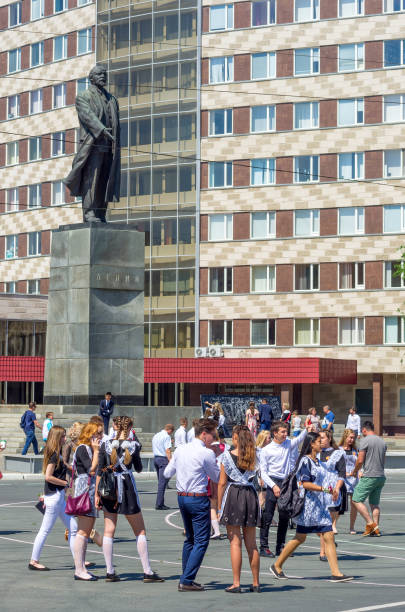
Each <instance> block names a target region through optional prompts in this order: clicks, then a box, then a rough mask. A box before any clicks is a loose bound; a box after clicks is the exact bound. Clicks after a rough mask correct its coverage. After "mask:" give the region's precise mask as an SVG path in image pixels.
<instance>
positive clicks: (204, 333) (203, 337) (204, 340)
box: [200, 321, 208, 346]
mask: <svg viewBox="0 0 405 612" xmlns="http://www.w3.org/2000/svg"><path fill="white" fill-rule="evenodd" d="M200 346H208V321H200Z"/></svg>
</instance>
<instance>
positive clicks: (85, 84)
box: [76, 77, 90, 94]
mask: <svg viewBox="0 0 405 612" xmlns="http://www.w3.org/2000/svg"><path fill="white" fill-rule="evenodd" d="M89 85H90V81H89V78H88V77H83V78H82V79H77V87H76V93H78V94H79V93H82V92H83V91H86V89H88V88H89Z"/></svg>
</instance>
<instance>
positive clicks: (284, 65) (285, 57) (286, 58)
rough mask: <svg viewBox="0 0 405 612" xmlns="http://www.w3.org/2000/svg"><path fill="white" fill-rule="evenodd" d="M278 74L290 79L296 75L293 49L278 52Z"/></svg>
mask: <svg viewBox="0 0 405 612" xmlns="http://www.w3.org/2000/svg"><path fill="white" fill-rule="evenodd" d="M276 58H277V66H276V74H277V76H278V77H288V76H293V74H294V51H293V49H283V50H282V51H277V56H276Z"/></svg>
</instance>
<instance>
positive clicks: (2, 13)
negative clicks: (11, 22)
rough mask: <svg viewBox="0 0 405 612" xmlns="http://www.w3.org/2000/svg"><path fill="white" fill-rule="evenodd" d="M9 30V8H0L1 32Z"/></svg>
mask: <svg viewBox="0 0 405 612" xmlns="http://www.w3.org/2000/svg"><path fill="white" fill-rule="evenodd" d="M7 28H8V6H2V7H0V30H7Z"/></svg>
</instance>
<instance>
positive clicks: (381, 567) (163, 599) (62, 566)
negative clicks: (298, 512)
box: [0, 472, 405, 612]
mask: <svg viewBox="0 0 405 612" xmlns="http://www.w3.org/2000/svg"><path fill="white" fill-rule="evenodd" d="M138 485H139V489H140V492H141V502H142V507H143V513H144V518H145V523H146V528H147V537H148V542H149V553H150V557H151V559H152V560H153V561H151V565H152V568H153V569H154V570H156V571H157V572H158V573H159V574H161V575H162V576H164V577H165V578H166V582H165V583H164V584H144V583H143V582H142V580H141V577H142V567H141V564H140V561H139V559H138V556H137V550H136V544H135V540H134V538H133V536H132V533H131V532H130V530H129V526H128V523H127V522H126V520H125V518H124V517H120V520H119V522H118V527H117V540H116V542H115V545H114V552H115V564H116V569H117V572H118V573H119V574H120V576H121V579H122V581H121V582H120V583H106V582H105V581H104V580H103V579H101V580H99V581H98V582H95V583H83V582H75V581H74V580H73V564H72V557H71V554H70V550H69V548H68V546H67V543H66V542H65V541H64V537H63V536H64V527H63V525H62V524H61V523H60V522H59V523H56V525H55V527H54V530H53V532H52V533H51V535H50V536H49V538H48V540H47V544H46V546H45V548H44V550H43V553H42V557H41V561H42V562H43V563H44V564H46V565H48V566H49V567H50V568H51V570H52V571H51V572H46V573H39V572H38V573H35V572H30V571H29V570H28V568H27V564H28V561H29V558H30V554H31V549H32V543H33V541H34V538H35V535H36V533H37V531H38V529H39V526H40V523H41V515H40V514H39V512H38V511H37V510H35V509H34V507H33V506H34V503H35V500H36V498H37V496H38V494H39V493H40V492H41V490H42V482H41V481H36V482H29V481H16V482H11V481H4V480H3V481H2V482H1V483H0V521H1V522H0V610H1V611H2V612H11V611H13V612H15V611H17V612H19V611H22V610H27V609H29V610H30V612H37V611H39V610H55V611H60V610H63V611H65V610H66V611H67V610H72V609H77V610H79V611H82V610H102V611H104V610H117V609H120V610H124V609H129V610H131V609H133V608H136V610H145V611H147V612H155V611H156V612H160V611H161V610H162V611H163V610H190V609H196V608H200V609H202V608H205V609H207V610H231V609H232V610H246V609H247V608H249V607H253V606H254V607H255V609H257V608H259V607H263V608H266V609H268V608H271V609H273V610H277V609H278V610H283V611H288V612H290V611H296V610H297V611H300V612H306V611H311V612H314V611H315V612H316V611H318V610H325V611H327V612H341V611H348V610H350V611H351V610H384V609H386V608H389V609H391V608H392V609H394V610H402V611H404V610H405V577H404V569H405V529H404V518H405V512H404V510H403V508H404V503H405V474H402V473H398V472H391V473H390V474H389V475H388V479H387V484H386V486H385V488H384V490H383V495H382V515H381V516H382V518H381V523H380V524H381V529H382V532H383V537H381V538H365V539H364V538H362V537H361V536H360V535H359V534H358V535H356V536H350V535H349V533H348V514H345V515H344V516H343V517H342V518H341V519H340V521H339V523H338V527H339V535H338V536H337V542H338V553H339V563H340V566H341V569H342V570H343V572H344V573H346V574H353V575H354V576H355V577H356V579H355V581H354V582H353V583H347V584H338V585H335V584H332V583H330V582H328V580H327V578H328V576H329V566H328V564H327V563H321V562H320V561H319V541H318V538H317V536H310V537H309V538H308V539H307V541H306V543H305V545H304V546H301V547H300V548H299V549H298V551H297V553H296V555H295V557H294V558H293V559H290V560H289V561H288V562H287V564H286V565H285V571H286V573H287V574H288V575H290V576H291V579H290V580H289V581H288V582H277V581H276V580H274V579H273V578H272V577H271V576H270V574H269V572H268V566H269V562H268V561H267V560H265V559H262V566H261V583H262V593H261V594H253V593H249V591H248V587H249V585H250V583H251V576H250V571H249V568H248V564H247V556H246V554H245V555H244V563H243V574H242V585H243V586H244V587H245V588H244V592H243V593H242V594H241V595H229V594H227V593H225V592H224V588H225V587H226V586H228V585H229V584H230V583H231V582H232V579H231V571H230V557H229V545H228V541H227V540H222V541H214V542H212V543H211V544H210V546H209V548H208V551H207V554H206V556H205V560H204V565H203V567H202V568H201V570H200V572H199V574H198V576H197V580H198V581H200V582H203V583H204V584H205V585H206V587H207V590H206V592H204V593H178V591H177V583H178V579H179V574H180V573H181V548H182V544H183V535H182V530H181V518H180V515H179V512H178V511H177V500H176V492H175V491H174V490H173V489H170V490H169V491H167V495H166V503H167V504H168V505H170V506H171V507H172V508H173V509H172V510H170V511H167V512H160V511H156V510H155V509H154V506H155V493H156V482H155V481H144V480H139V483H138ZM172 486H173V485H172ZM102 525H103V523H102V518H101V517H100V518H99V519H98V520H97V528H98V530H99V531H101V530H102ZM357 528H358V529H359V532H360V529H362V528H363V521H362V519H360V518H359V519H358V522H357ZM292 533H293V532H292V531H290V532H289V536H290V535H291V534H292ZM270 537H271V545H272V544H274V542H273V538H274V529H273V528H272V529H271V536H270ZM87 559H88V560H91V561H96V562H97V567H96V569H95V570H94V573H95V574H96V575H98V576H100V577H104V575H105V566H104V558H103V555H102V551H101V550H100V549H99V548H98V547H97V546H95V545H90V546H89V549H88V556H87Z"/></svg>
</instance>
